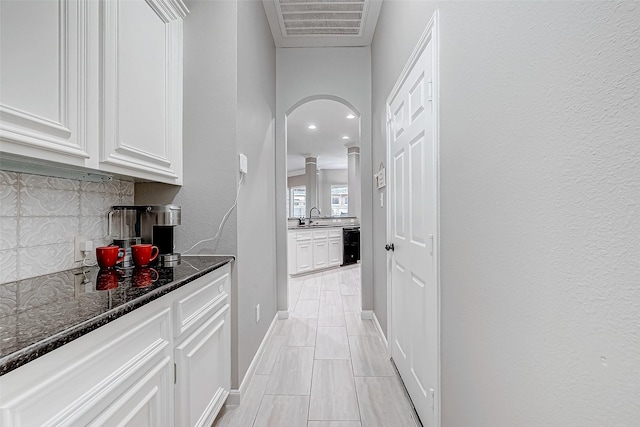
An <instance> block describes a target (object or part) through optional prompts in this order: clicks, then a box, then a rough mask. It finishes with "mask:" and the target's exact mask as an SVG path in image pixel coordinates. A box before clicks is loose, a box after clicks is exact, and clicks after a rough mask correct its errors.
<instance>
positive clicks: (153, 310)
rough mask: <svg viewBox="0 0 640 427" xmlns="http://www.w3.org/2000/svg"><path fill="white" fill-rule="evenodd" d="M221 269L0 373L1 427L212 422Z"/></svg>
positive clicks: (224, 303)
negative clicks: (4, 372) (32, 359)
mask: <svg viewBox="0 0 640 427" xmlns="http://www.w3.org/2000/svg"><path fill="white" fill-rule="evenodd" d="M229 272H230V266H229V265H228V264H227V265H226V266H223V267H220V268H219V269H217V270H215V271H214V272H211V273H209V274H207V275H205V276H202V277H200V278H198V279H196V280H194V281H193V282H191V283H189V284H187V285H185V286H183V287H181V288H179V289H177V290H175V291H173V292H171V293H169V294H167V295H164V296H163V297H161V298H159V299H157V300H155V301H153V302H150V303H149V304H147V305H145V306H144V307H141V308H139V309H136V310H134V311H133V312H131V313H128V314H126V315H124V316H122V317H120V318H118V319H116V320H114V321H112V322H110V323H108V324H106V325H104V326H102V327H100V328H98V329H96V330H94V331H92V332H90V333H88V334H86V335H83V336H82V337H80V338H78V339H76V340H74V341H71V342H70V343H68V344H66V345H64V346H62V347H60V348H58V349H56V350H54V351H52V352H50V353H47V354H45V355H43V356H41V357H39V358H37V359H35V360H34V361H32V362H29V363H27V364H26V365H24V366H22V367H20V368H18V369H16V370H14V371H11V372H9V373H7V374H5V375H3V376H1V377H0V425H2V426H7V427H28V426H44V425H51V426H53V425H55V426H80V425H82V426H103V425H104V426H111V425H117V426H132V427H143V426H149V427H152V426H180V427H183V426H204V425H207V426H208V425H211V424H212V423H213V420H214V419H215V417H216V415H217V413H218V411H219V410H220V408H221V407H222V404H223V403H224V400H225V399H226V397H227V395H228V393H229V387H230V370H231V361H230V354H231V348H230V328H229V286H230V282H229V275H230V273H229ZM203 290H204V291H203ZM178 324H179V325H183V326H184V328H176V327H175V325H178ZM174 337H177V338H174ZM174 364H175V366H174ZM174 375H175V376H174ZM174 382H175V384H174Z"/></svg>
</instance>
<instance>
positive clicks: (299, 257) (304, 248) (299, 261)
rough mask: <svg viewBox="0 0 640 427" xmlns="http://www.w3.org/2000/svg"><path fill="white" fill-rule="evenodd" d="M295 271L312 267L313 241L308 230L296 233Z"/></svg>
mask: <svg viewBox="0 0 640 427" xmlns="http://www.w3.org/2000/svg"><path fill="white" fill-rule="evenodd" d="M296 235H297V238H296V273H304V272H305V271H311V270H312V269H313V241H312V239H311V232H310V231H302V232H298V233H296Z"/></svg>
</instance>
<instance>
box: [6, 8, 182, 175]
mask: <svg viewBox="0 0 640 427" xmlns="http://www.w3.org/2000/svg"><path fill="white" fill-rule="evenodd" d="M187 12H188V11H187V8H186V7H185V5H184V3H183V2H182V0H146V1H145V0H59V1H54V0H41V1H40V0H37V1H18V0H16V1H13V0H8V1H5V0H2V1H0V24H1V25H0V40H1V41H0V43H1V45H0V152H2V153H9V154H14V155H20V156H23V157H28V158H32V159H35V160H37V161H38V162H40V161H42V160H45V161H53V162H58V163H63V164H66V165H71V166H81V167H86V168H91V169H97V170H101V171H104V172H108V173H115V174H121V175H125V176H132V177H135V178H140V179H143V180H151V181H159V182H166V183H170V184H181V183H182V39H183V35H182V20H183V18H184V17H185V16H186V14H187Z"/></svg>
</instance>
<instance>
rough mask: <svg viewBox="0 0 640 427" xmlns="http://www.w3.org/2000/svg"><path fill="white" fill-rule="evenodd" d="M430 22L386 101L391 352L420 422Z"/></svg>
mask: <svg viewBox="0 0 640 427" xmlns="http://www.w3.org/2000/svg"><path fill="white" fill-rule="evenodd" d="M432 23H433V20H432ZM430 28H431V30H430V31H429V29H428V32H427V33H425V36H423V40H422V42H423V43H421V44H419V45H418V48H417V49H416V51H414V54H413V55H412V58H411V59H410V61H409V64H408V66H407V67H406V68H405V71H404V72H403V74H402V75H401V77H400V79H399V80H398V83H397V84H396V87H395V88H394V90H393V91H392V92H391V95H390V96H389V100H388V101H387V111H388V118H389V121H388V124H389V126H388V169H389V173H388V180H389V182H388V184H389V188H388V191H389V203H388V213H389V227H388V230H389V239H390V242H389V243H392V244H393V251H389V254H390V263H389V266H390V269H391V271H390V275H389V277H390V278H391V287H390V289H391V295H390V298H391V307H390V309H391V325H390V327H391V330H390V338H391V339H390V351H391V357H392V358H393V360H394V362H395V364H396V366H397V368H398V371H399V372H400V376H401V377H402V380H403V382H404V384H405V386H406V388H407V390H408V392H409V395H410V397H411V400H412V401H413V404H414V406H415V408H416V411H417V412H418V415H419V416H420V419H421V421H422V423H423V425H425V426H433V425H437V424H438V422H437V419H438V416H437V415H438V414H437V413H436V410H437V404H436V402H437V400H436V399H437V393H439V390H438V388H439V386H438V352H439V349H438V300H439V299H438V298H439V297H438V285H437V284H438V281H437V259H436V257H435V255H436V253H435V252H434V246H435V243H436V242H434V239H435V238H436V233H437V224H438V223H437V188H438V182H437V176H438V175H437V134H436V132H437V116H436V113H437V111H436V107H437V104H436V99H435V98H434V97H433V88H434V87H436V84H435V82H434V77H435V76H436V73H435V72H434V70H437V67H436V63H435V60H436V59H437V57H436V55H434V53H435V52H434V45H435V44H434V42H433V37H432V35H433V26H431V27H430Z"/></svg>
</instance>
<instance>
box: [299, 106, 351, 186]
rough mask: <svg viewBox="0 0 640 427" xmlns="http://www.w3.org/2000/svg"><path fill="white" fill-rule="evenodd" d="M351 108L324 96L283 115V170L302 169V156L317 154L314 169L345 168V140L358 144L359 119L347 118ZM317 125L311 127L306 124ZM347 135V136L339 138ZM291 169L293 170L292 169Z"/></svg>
mask: <svg viewBox="0 0 640 427" xmlns="http://www.w3.org/2000/svg"><path fill="white" fill-rule="evenodd" d="M348 114H353V112H352V111H351V110H350V109H349V108H348V107H347V106H345V105H343V104H341V103H339V102H337V101H330V100H326V99H319V100H315V101H311V102H308V103H306V104H303V105H301V106H300V107H298V108H296V109H295V110H294V111H293V112H292V113H291V114H289V116H288V117H287V171H288V172H289V173H290V175H296V174H297V173H295V172H300V173H303V171H304V168H305V164H304V163H305V162H304V159H305V157H307V156H311V157H317V159H318V169H346V168H347V148H346V147H345V144H346V143H355V144H356V145H357V146H360V119H359V118H358V117H355V118H354V119H347V115H348ZM310 124H314V125H316V126H317V128H316V129H315V130H311V129H309V125H310ZM343 136H348V137H349V139H348V140H345V139H342V137H343ZM292 172H293V173H292Z"/></svg>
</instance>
